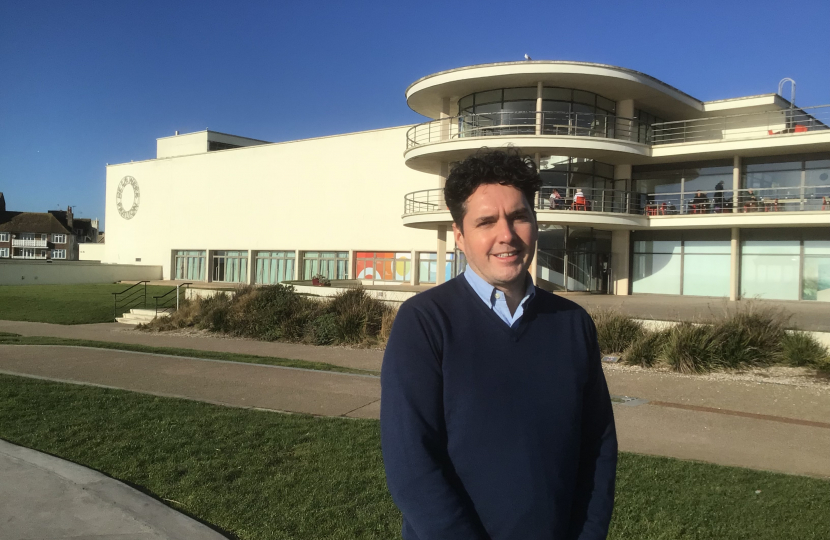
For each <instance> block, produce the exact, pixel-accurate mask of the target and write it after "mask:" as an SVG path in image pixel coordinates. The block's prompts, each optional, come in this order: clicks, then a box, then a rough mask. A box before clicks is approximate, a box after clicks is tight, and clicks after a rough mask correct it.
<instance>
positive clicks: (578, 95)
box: [574, 90, 596, 110]
mask: <svg viewBox="0 0 830 540" xmlns="http://www.w3.org/2000/svg"><path fill="white" fill-rule="evenodd" d="M574 103H582V104H584V105H590V106H591V107H592V108H593V107H594V106H596V94H594V93H591V92H585V91H584V90H574ZM592 110H593V109H592Z"/></svg>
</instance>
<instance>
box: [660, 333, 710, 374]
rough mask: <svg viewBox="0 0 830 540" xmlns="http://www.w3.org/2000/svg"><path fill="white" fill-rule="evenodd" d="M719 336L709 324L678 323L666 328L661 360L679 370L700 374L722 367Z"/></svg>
mask: <svg viewBox="0 0 830 540" xmlns="http://www.w3.org/2000/svg"><path fill="white" fill-rule="evenodd" d="M722 337H723V336H722V335H721V334H719V333H718V332H717V331H716V330H715V328H714V327H713V326H711V325H706V324H702V325H696V324H692V323H689V322H682V323H680V324H678V325H676V326H673V327H672V328H670V329H669V330H668V332H667V335H666V339H665V343H664V345H663V347H662V350H661V351H660V352H661V355H660V356H661V358H660V359H661V360H662V361H663V362H664V363H665V364H667V365H668V366H669V367H670V368H671V369H673V370H674V371H677V372H679V373H703V372H706V371H712V370H713V369H717V368H719V367H723V365H724V364H723V361H722V357H721V354H720V347H721V342H722Z"/></svg>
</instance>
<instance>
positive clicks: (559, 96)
mask: <svg viewBox="0 0 830 540" xmlns="http://www.w3.org/2000/svg"><path fill="white" fill-rule="evenodd" d="M572 97H573V91H572V90H571V89H570V88H542V99H550V100H553V101H571V98H572Z"/></svg>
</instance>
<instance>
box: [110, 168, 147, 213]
mask: <svg viewBox="0 0 830 540" xmlns="http://www.w3.org/2000/svg"><path fill="white" fill-rule="evenodd" d="M127 186H130V189H127ZM125 190H126V191H127V193H125ZM130 191H132V198H131V197H130V194H129V192H130ZM140 201H141V192H140V191H139V190H138V182H136V180H135V178H133V177H132V176H125V177H124V178H122V179H121V181H120V182H119V183H118V191H117V192H116V193H115V203H116V204H117V205H118V213H119V214H121V217H122V218H124V219H132V218H133V216H134V215H135V213H136V212H138V203H139V202H140ZM125 202H126V203H127V204H129V205H130V207H129V208H124V203H125Z"/></svg>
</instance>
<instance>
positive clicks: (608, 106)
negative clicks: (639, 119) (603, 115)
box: [597, 96, 617, 114]
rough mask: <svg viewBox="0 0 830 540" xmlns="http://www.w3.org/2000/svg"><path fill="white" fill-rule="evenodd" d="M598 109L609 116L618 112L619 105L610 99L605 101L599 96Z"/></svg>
mask: <svg viewBox="0 0 830 540" xmlns="http://www.w3.org/2000/svg"><path fill="white" fill-rule="evenodd" d="M597 108H598V109H602V110H603V111H605V112H607V113H608V114H614V111H616V110H617V104H616V103H614V102H613V101H611V100H610V99H605V98H604V97H602V96H597Z"/></svg>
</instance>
